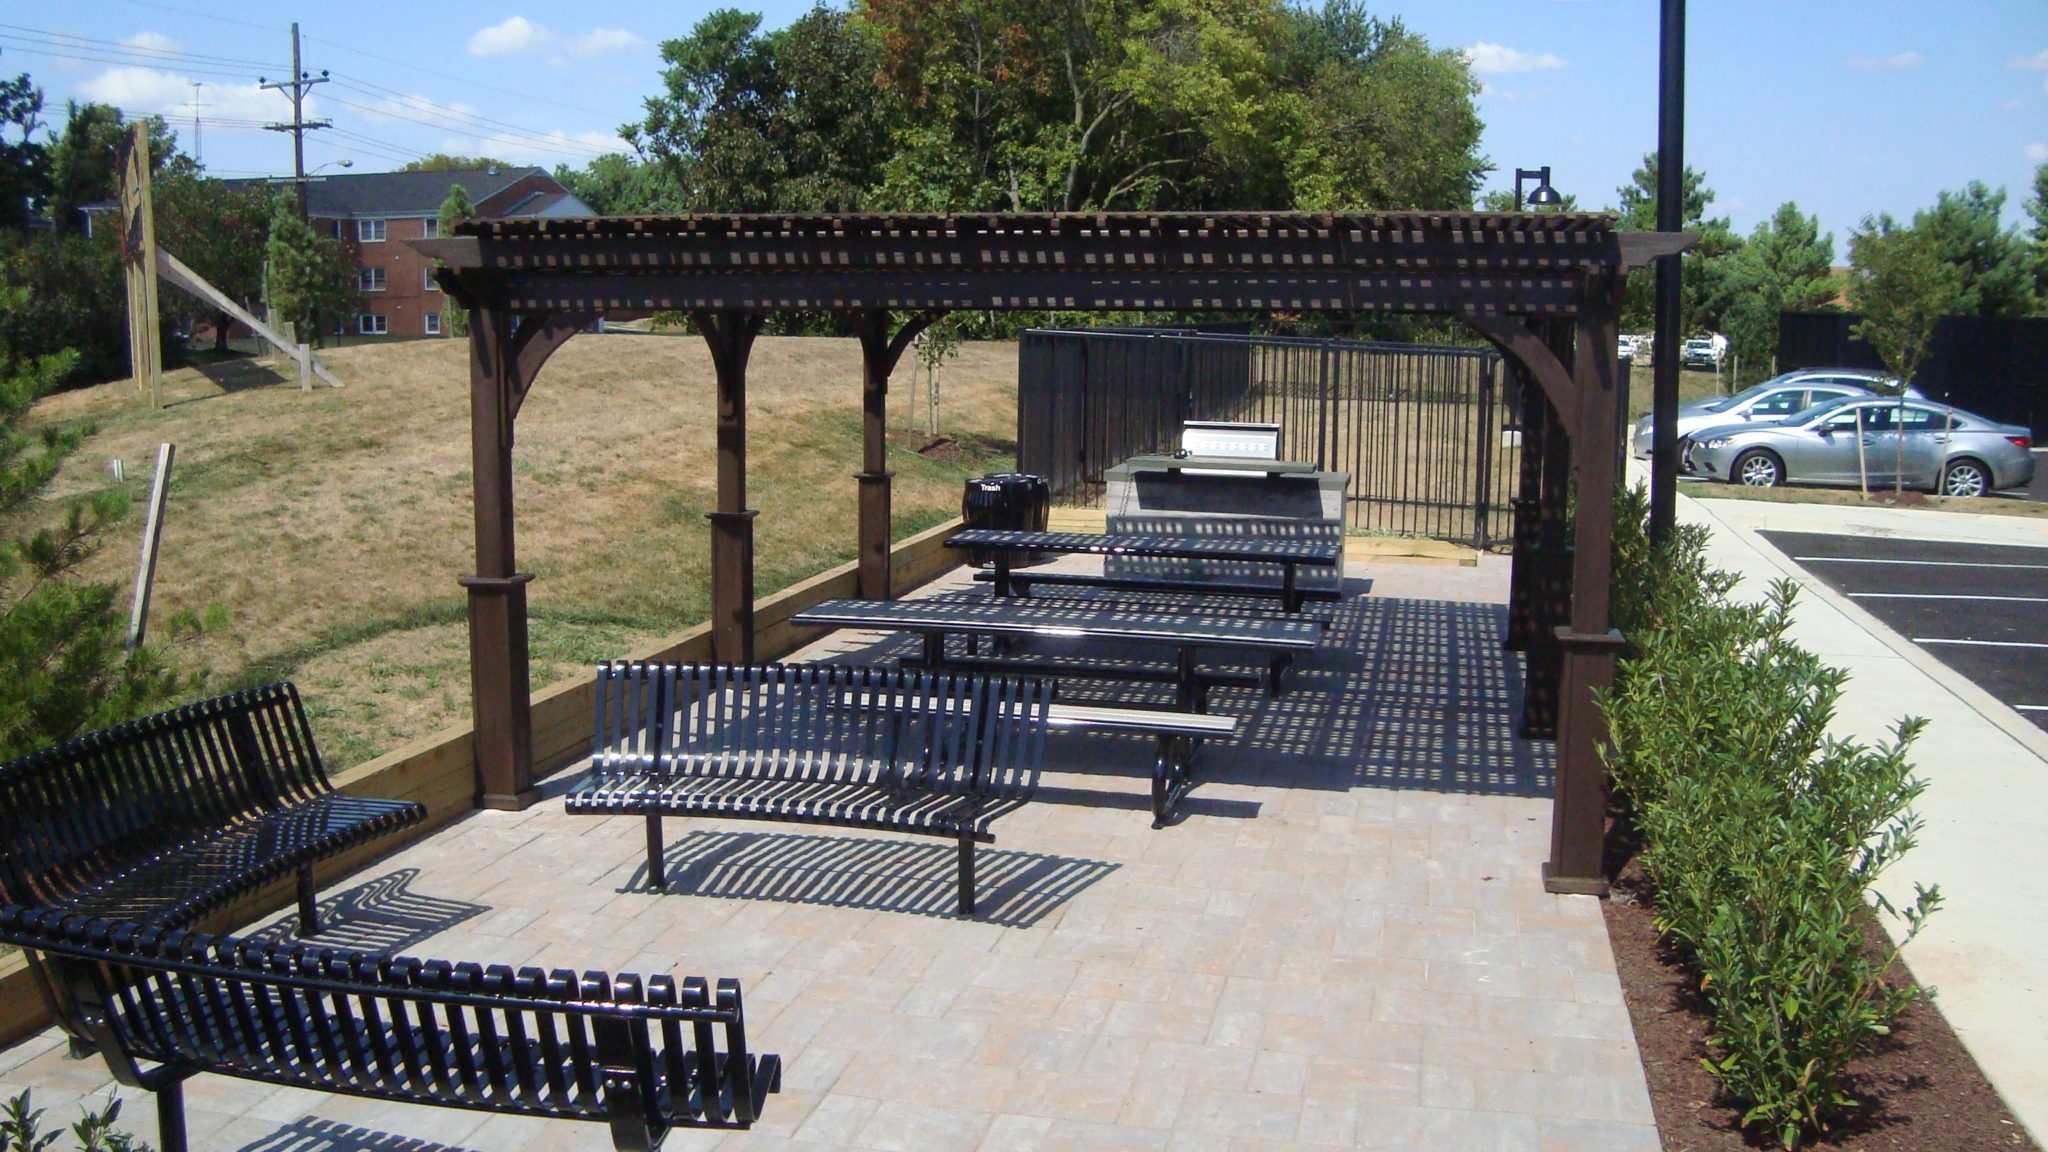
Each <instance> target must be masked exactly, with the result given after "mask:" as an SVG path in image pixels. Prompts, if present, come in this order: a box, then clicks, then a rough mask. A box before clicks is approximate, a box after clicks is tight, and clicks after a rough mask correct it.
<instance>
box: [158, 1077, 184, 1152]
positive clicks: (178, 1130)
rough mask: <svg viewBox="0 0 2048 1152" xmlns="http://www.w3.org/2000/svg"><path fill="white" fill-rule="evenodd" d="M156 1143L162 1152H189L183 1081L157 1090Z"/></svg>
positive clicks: (173, 1081)
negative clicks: (186, 1139)
mask: <svg viewBox="0 0 2048 1152" xmlns="http://www.w3.org/2000/svg"><path fill="white" fill-rule="evenodd" d="M156 1143H157V1147H158V1148H159V1149H160V1150H161V1152H187V1145H186V1143H185V1082H184V1081H183V1080H172V1081H170V1082H169V1083H167V1084H165V1085H163V1086H162V1087H161V1088H158V1089H157V1090H156Z"/></svg>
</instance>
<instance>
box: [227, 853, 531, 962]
mask: <svg viewBox="0 0 2048 1152" xmlns="http://www.w3.org/2000/svg"><path fill="white" fill-rule="evenodd" d="M419 874H420V870H419V869H417V868H400V869H399V870H397V871H396V872H391V873H387V874H385V875H383V876H379V877H377V878H376V879H374V880H371V881H370V882H368V883H366V884H359V885H357V886H356V887H354V888H350V889H348V890H347V891H345V892H337V893H335V894H334V895H332V896H329V897H327V898H326V899H325V900H322V901H320V906H319V907H320V934H319V935H318V936H303V937H302V936H300V935H299V932H298V928H299V922H298V917H296V916H287V917H285V918H284V919H282V920H279V921H278V922H277V923H275V924H271V925H269V926H267V927H265V928H263V929H261V930H260V931H257V932H254V933H252V934H251V936H250V938H251V939H255V940H265V941H273V942H277V943H283V942H285V941H290V940H304V941H305V942H306V943H309V944H321V945H327V946H330V947H335V948H347V949H351V950H353V951H357V952H402V951H404V950H406V949H408V948H412V947H414V946H416V945H418V944H421V943H424V942H425V941H426V940H427V939H428V938H429V937H432V936H435V935H438V934H440V933H442V932H446V931H447V930H449V929H450V928H453V927H455V926H456V925H457V924H460V923H462V922H463V921H465V920H470V919H474V918H475V917H478V916H481V915H483V914H484V913H486V912H489V911H490V910H491V909H490V906H489V905H487V904H470V903H467V902H465V901H461V900H443V899H441V898H440V897H437V896H423V895H421V894H420V893H418V892H414V891H412V890H411V887H410V885H411V884H412V882H413V881H414V880H416V879H418V878H419Z"/></svg>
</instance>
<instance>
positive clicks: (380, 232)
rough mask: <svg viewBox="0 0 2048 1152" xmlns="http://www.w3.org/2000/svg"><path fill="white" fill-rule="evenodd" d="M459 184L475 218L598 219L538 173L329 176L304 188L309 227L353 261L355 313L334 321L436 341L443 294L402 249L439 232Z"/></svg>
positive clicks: (371, 332)
mask: <svg viewBox="0 0 2048 1152" xmlns="http://www.w3.org/2000/svg"><path fill="white" fill-rule="evenodd" d="M456 184H460V185H462V187H463V189H464V190H465V191H467V192H468V193H469V202H470V203H471V204H472V205H474V206H475V207H476V214H477V216H478V217H479V218H480V219H487V220H528V219H542V218H560V217H573V216H595V215H597V213H595V212H593V211H591V210H590V206H589V205H587V204H585V203H584V202H583V201H581V200H578V199H577V198H576V197H575V196H574V195H572V194H570V192H569V190H568V189H566V188H564V187H562V186H561V184H559V183H557V182H556V180H555V178H554V177H552V176H550V175H548V173H547V170H546V169H543V168H473V169H457V170H452V171H441V172H363V173H354V172H349V173H333V174H329V175H325V176H322V177H321V178H320V179H318V180H317V181H309V182H308V183H307V185H306V215H307V216H308V217H309V218H310V219H311V221H312V224H313V230H314V231H316V232H318V233H320V234H322V235H326V236H334V237H336V238H338V239H340V240H341V241H342V242H343V243H345V244H347V245H348V246H349V250H350V252H352V253H353V254H354V256H355V259H356V301H357V303H356V311H355V314H354V315H353V316H349V317H346V318H344V319H342V320H340V321H339V322H338V323H337V324H336V326H335V327H336V329H337V330H339V332H340V333H342V334H346V335H351V336H438V335H440V333H441V289H440V287H439V286H438V285H436V284H435V283H434V277H433V275H432V273H431V271H430V269H429V264H428V261H427V260H426V259H425V258H424V257H422V256H421V255H420V254H419V253H417V252H415V251H413V250H412V249H411V248H410V247H409V246H407V245H406V244H405V241H407V240H418V239H421V238H422V237H430V236H434V235H437V234H438V230H439V224H440V216H441V202H442V201H443V200H446V199H447V198H448V189H449V188H450V187H451V186H452V185H456Z"/></svg>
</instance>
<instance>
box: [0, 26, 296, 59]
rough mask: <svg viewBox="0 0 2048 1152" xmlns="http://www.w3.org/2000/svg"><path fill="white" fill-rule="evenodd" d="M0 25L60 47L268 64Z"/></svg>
mask: <svg viewBox="0 0 2048 1152" xmlns="http://www.w3.org/2000/svg"><path fill="white" fill-rule="evenodd" d="M0 28H5V29H8V30H9V31H11V32H14V33H26V34H28V35H30V36H33V37H35V38H37V39H41V40H44V41H45V42H51V43H56V44H58V46H60V47H67V48H83V49H88V50H91V51H95V52H117V53H121V54H124V55H130V56H135V57H138V58H141V59H147V60H168V59H178V60H190V61H193V62H196V63H202V64H213V65H232V66H235V67H245V68H263V67H267V65H265V64H263V63H262V62H260V61H256V60H246V59H243V58H241V57H239V56H216V55H213V54H211V53H207V52H187V51H185V50H184V49H182V48H176V49H173V48H145V47H142V46H141V45H137V44H125V43H123V42H121V41H119V40H103V39H100V38H98V37H94V36H80V35H78V34H77V33H75V32H58V31H55V30H53V29H49V28H31V27H29V26H27V25H25V24H8V23H5V22H0Z"/></svg>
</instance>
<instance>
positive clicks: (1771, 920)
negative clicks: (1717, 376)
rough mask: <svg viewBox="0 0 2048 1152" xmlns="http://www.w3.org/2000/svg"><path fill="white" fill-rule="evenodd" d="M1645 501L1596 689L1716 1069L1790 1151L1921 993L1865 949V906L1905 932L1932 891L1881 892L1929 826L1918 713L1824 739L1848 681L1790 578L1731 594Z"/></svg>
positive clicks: (1847, 1104) (1619, 576)
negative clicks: (1915, 750) (1797, 633)
mask: <svg viewBox="0 0 2048 1152" xmlns="http://www.w3.org/2000/svg"><path fill="white" fill-rule="evenodd" d="M1639 505H1640V498H1639V494H1633V493H1632V494H1630V495H1629V499H1628V500H1627V502H1625V503H1623V504H1621V505H1619V508H1620V510H1622V511H1623V514H1624V515H1626V516H1627V517H1628V519H1627V520H1626V521H1621V522H1618V523H1617V533H1616V558H1617V565H1616V582H1617V595H1616V609H1615V610H1616V615H1617V616H1618V617H1620V616H1622V615H1623V614H1624V613H1627V614H1628V618H1629V619H1631V620H1632V621H1634V631H1633V632H1631V633H1629V639H1630V640H1631V642H1632V648H1633V653H1632V655H1631V656H1630V657H1629V658H1627V659H1625V660H1623V661H1622V662H1621V666H1620V668H1619V669H1618V671H1617V676H1616V679H1615V685H1614V688H1613V689H1612V690H1611V691H1610V692H1608V693H1606V694H1605V695H1604V696H1603V698H1602V701H1601V704H1602V707H1603V708H1604V709H1605V711H1606V713H1607V717H1608V722H1609V724H1610V733H1611V738H1612V747H1611V748H1610V749H1609V751H1608V753H1607V760H1608V766H1609V771H1610V773H1611V775H1612V780H1613V785H1614V793H1615V795H1616V797H1617V798H1618V799H1620V800H1621V801H1622V802H1623V803H1625V804H1626V805H1628V807H1629V809H1630V812H1631V815H1632V817H1633V819H1634V822H1635V826H1636V829H1637V832H1638V833H1639V835H1640V837H1641V841H1642V847H1641V860H1642V864H1643V870H1644V873H1645V875H1646V876H1647V878H1648V879H1649V881H1650V885H1651V889H1652V892H1653V894H1654V898H1655V900H1656V904H1657V925H1658V929H1659V930H1660V931H1661V932H1663V933H1664V934H1665V935H1666V936H1667V938H1669V939H1670V940H1671V941H1672V942H1673V943H1674V944H1676V945H1677V946H1678V948H1679V950H1680V953H1681V954H1682V955H1683V956H1684V958H1685V959H1686V961H1687V963H1688V964H1689V965H1691V967H1692V968H1693V970H1694V971H1695V973H1696V974H1697V976H1698V979H1699V985H1700V989H1701V991H1702V992H1703V994H1704V995H1705V997H1706V1000H1707V1003H1708V1007H1709V1011H1710V1013H1711V1018H1712V1029H1711V1035H1710V1036H1709V1039H1708V1042H1709V1046H1710V1048H1711V1050H1712V1052H1713V1055H1712V1057H1711V1058H1710V1059H1709V1060H1708V1061H1707V1062H1706V1063H1707V1067H1708V1069H1709V1070H1710V1071H1712V1072H1713V1074H1714V1075H1715V1077H1716V1078H1717V1079H1718V1080H1719V1081H1720V1083H1721V1085H1722V1087H1723V1088H1724V1089H1725V1090H1726V1091H1727V1092H1728V1093H1729V1095H1730V1096H1731V1097H1733V1098H1734V1099H1737V1100H1739V1101H1741V1102H1742V1103H1743V1104H1744V1106H1745V1111H1744V1113H1743V1122H1744V1123H1745V1124H1749V1125H1758V1126H1762V1127H1764V1128H1766V1129H1767V1130H1768V1131H1770V1132H1771V1133H1772V1134H1773V1135H1774V1136H1776V1137H1777V1138H1778V1139H1779V1140H1781V1141H1783V1142H1784V1144H1785V1145H1786V1146H1787V1147H1794V1146H1796V1145H1797V1144H1798V1143H1799V1142H1800V1141H1801V1140H1802V1139H1804V1138H1805V1136H1806V1135H1807V1134H1809V1133H1812V1132H1816V1131H1824V1130H1825V1129H1826V1128H1827V1127H1828V1126H1829V1125H1830V1124H1831V1123H1833V1121H1834V1120H1835V1119H1836V1118H1837V1117H1838V1116H1839V1115H1840V1114H1841V1112H1842V1111H1843V1110H1845V1109H1848V1108H1852V1107H1854V1106H1855V1102H1854V1101H1853V1100H1852V1099H1851V1098H1850V1097H1849V1095H1848V1093H1847V1091H1846V1089H1845V1083H1844V1077H1845V1076H1846V1074H1847V1070H1848V1065H1849V1063H1850V1061H1852V1060H1853V1059H1855V1058H1856V1057H1857V1056H1860V1055H1862V1054H1864V1053H1866V1052H1868V1051H1869V1050H1870V1049H1871V1047H1872V1045H1874V1044H1875V1043H1876V1041H1877V1039H1878V1037H1880V1036H1881V1035H1883V1034H1884V1033H1885V1031H1886V1030H1887V1027H1888V1022H1889V1021H1890V1020H1892V1019H1893V1018H1894V1017H1896V1016H1897V1015H1898V1013H1899V1012H1901V1011H1903V1010H1904V1009H1905V1007H1906V1006H1907V1005H1908V1004H1910V1003H1911V1002H1912V1000H1913V999H1914V997H1915V995H1916V993H1915V992H1914V990H1912V989H1901V988H1895V987H1892V986H1890V985H1888V984H1886V983H1885V981H1884V976H1885V973H1886V972H1887V971H1888V970H1889V969H1890V967H1891V965H1892V963H1893V962H1894V961H1895V960H1896V959H1897V957H1898V946H1893V945H1889V944H1887V945H1885V946H1884V947H1882V948H1880V949H1878V950H1877V951H1876V953H1875V955H1872V954H1871V953H1870V952H1868V951H1866V944H1865V941H1866V929H1867V927H1868V926H1869V920H1870V918H1869V915H1868V914H1867V913H1866V911H1865V909H1866V907H1875V908H1876V910H1877V911H1878V912H1879V913H1880V914H1888V915H1892V916H1895V917H1897V918H1898V919H1900V920H1902V921H1903V923H1904V927H1905V932H1904V934H1903V937H1902V939H1901V941H1900V943H1901V945H1903V943H1904V942H1905V941H1908V940H1911V939H1912V938H1913V936H1914V935H1915V934H1917V933H1918V932H1919V930H1920V927H1921V926H1922V924H1923V923H1924V922H1925V920H1926V918H1927V916H1928V915H1929V914H1930V913H1932V912H1933V911H1934V909H1935V908H1936V906H1938V904H1939V903H1940V896H1939V894H1938V892H1936V891H1933V890H1917V891H1916V893H1915V897H1914V900H1913V903H1912V904H1911V905H1910V906H1908V907H1906V908H1903V909H1895V908H1893V907H1891V906H1890V905H1889V904H1888V903H1887V902H1886V901H1885V900H1884V899H1883V898H1882V897H1881V896H1879V895H1877V894H1876V892H1875V891H1874V890H1873V885H1874V884H1875V882H1876V879H1877V877H1878V875H1879V874H1880V873H1881V872H1882V871H1883V870H1884V869H1885V868H1886V867H1887V866H1888V865H1890V864H1891V863H1892V862H1893V861H1895V860H1897V859H1898V857H1899V856H1900V855H1901V854H1903V853H1904V852H1906V851H1907V850H1908V849H1910V848H1911V847H1912V844H1913V840H1914V836H1915V833H1916V832H1917V830H1918V827H1919V823H1918V820H1917V818H1915V817H1914V816H1913V815H1912V814H1911V811H1910V809H1911V805H1912V803H1913V801H1914V799H1915V798H1916V797H1918V796H1919V794H1920V791H1921V789H1922V787H1923V785H1922V784H1921V783H1920V782H1919V781H1917V780H1915V779H1914V778H1913V775H1912V768H1911V765H1910V763H1909V762H1908V759H1907V752H1908V750H1909V748H1910V746H1911V744H1912V742H1913V740H1914V739H1915V738H1916V737H1917V736H1918V735H1919V733H1920V731H1921V728H1922V727H1923V722H1921V721H1918V720H1908V721H1903V722H1901V723H1900V724H1899V726H1898V727H1897V729H1896V732H1895V738H1894V740H1893V741H1892V742H1891V743H1889V744H1884V745H1880V746H1877V747H1874V748H1873V747H1867V746H1864V745H1861V744H1857V743H1854V742H1850V741H1842V740H1837V739H1834V738H1832V737H1830V736H1829V735H1828V734H1827V727H1828V724H1829V722H1830V721H1831V720H1832V719H1833V717H1834V712H1835V706H1836V704H1837V702H1838V701H1839V699H1840V697H1841V690H1842V685H1843V683H1844V681H1845V679H1846V677H1845V675H1844V673H1842V672H1841V671H1840V670H1839V669H1835V668H1830V667H1828V666H1827V665H1826V664H1824V663H1823V662H1822V661H1821V660H1820V659H1819V658H1817V657H1816V656H1814V655H1813V654H1812V653H1810V652H1807V651H1806V650H1805V649H1803V648H1801V647H1799V646H1798V645H1797V644H1796V643H1794V642H1793V641H1792V640H1791V639H1790V636H1789V632H1790V629H1791V623H1792V609H1793V605H1794V603H1795V601H1796V599H1797V589H1796V587H1795V586H1794V585H1792V584H1791V583H1789V582H1785V581H1780V582H1778V583H1776V584H1774V585H1772V586H1771V588H1770V590H1769V591H1768V593H1767V594H1766V596H1765V598H1764V600H1763V601H1762V602H1761V603H1757V604H1744V603H1740V602H1737V601H1735V600H1733V599H1732V598H1731V597H1730V595H1729V593H1730V592H1731V590H1732V588H1733V586H1734V583H1735V580H1734V578H1733V577H1732V576H1730V575H1728V574H1727V573H1722V572H1717V571H1714V570H1712V569H1711V568H1709V567H1708V566H1707V565H1706V562H1705V550H1704V545H1705V536H1704V534H1700V533H1691V534H1688V533H1686V532H1683V531H1682V532H1681V533H1680V534H1679V535H1678V537H1677V538H1675V539H1674V540H1673V541H1672V542H1671V543H1670V544H1668V545H1666V546H1665V547H1664V548H1661V549H1657V550H1654V551H1653V550H1652V549H1650V547H1649V545H1648V542H1647V539H1646V538H1644V537H1643V536H1642V534H1641V531H1640V522H1641V517H1640V507H1639ZM1623 523H1626V524H1627V525H1628V527H1627V529H1626V530H1624V529H1623ZM1624 589H1625V591H1623V590H1624Z"/></svg>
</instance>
